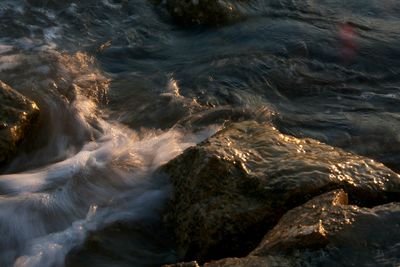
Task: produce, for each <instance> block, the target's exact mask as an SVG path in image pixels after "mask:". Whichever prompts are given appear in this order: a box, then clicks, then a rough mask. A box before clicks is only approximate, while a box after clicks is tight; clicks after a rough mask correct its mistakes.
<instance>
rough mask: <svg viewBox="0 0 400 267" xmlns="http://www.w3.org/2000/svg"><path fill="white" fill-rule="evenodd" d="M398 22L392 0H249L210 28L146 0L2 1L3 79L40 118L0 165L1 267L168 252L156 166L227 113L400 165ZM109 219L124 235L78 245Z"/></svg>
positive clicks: (126, 262)
mask: <svg viewBox="0 0 400 267" xmlns="http://www.w3.org/2000/svg"><path fill="white" fill-rule="evenodd" d="M399 25H400V3H399V2H398V1H395V0H383V1H375V0H366V1H358V0H357V1H339V0H329V1H328V0H313V1H311V0H308V1H293V0H272V1H269V0H268V1H267V0H257V1H254V2H252V5H251V8H249V9H248V10H245V15H244V16H243V18H242V19H241V20H240V21H237V22H235V23H233V24H229V25H226V26H222V27H216V28H209V27H192V28H183V27H180V26H179V25H177V24H175V23H174V21H173V20H172V19H171V18H170V17H169V15H168V14H167V13H166V11H165V7H164V6H163V5H156V6H155V5H153V4H152V3H150V1H145V0H130V1H116V0H115V1H108V0H107V1H97V0H87V1H78V0H68V1H67V0H63V1H52V0H49V1H48V0H27V1H25V0H2V1H1V2H0V33H1V34H0V80H2V81H4V82H6V83H7V84H9V85H10V86H12V87H13V88H15V89H16V90H18V91H19V92H21V93H23V94H25V95H26V96H28V97H30V98H31V99H33V100H35V101H36V103H37V104H38V106H39V107H40V109H41V111H42V114H41V118H40V123H39V124H40V125H39V127H38V128H39V130H38V134H37V136H38V137H37V138H34V139H32V140H29V142H27V144H26V145H25V146H24V147H23V148H22V149H21V151H19V154H18V156H17V157H16V158H15V159H14V160H13V161H12V162H10V163H9V164H7V166H3V167H2V169H1V171H2V175H1V176H0V192H1V194H2V195H1V198H0V207H1V208H0V233H1V236H2V239H1V241H0V266H5V267H7V266H14V267H28V266H32V267H33V266H35V267H47V266H48V267H50V266H62V265H63V264H64V259H65V257H67V258H68V256H67V255H68V254H69V253H70V254H71V255H72V256H71V257H70V258H69V262H67V265H68V266H118V267H122V266H154V265H160V264H162V263H166V262H172V261H174V260H175V257H176V255H175V252H174V251H173V249H171V247H172V246H171V244H170V242H169V241H168V233H165V232H163V230H162V229H161V228H162V227H160V222H159V219H160V218H159V210H160V209H161V207H162V205H163V203H164V201H165V199H166V198H167V196H168V192H169V190H170V186H169V183H168V181H167V180H166V178H165V177H158V176H156V175H154V173H153V172H154V170H155V169H156V168H157V167H158V166H160V165H161V164H163V163H165V162H167V161H168V160H170V159H171V158H173V157H175V156H176V155H178V154H180V153H181V152H182V151H183V150H184V149H185V148H187V147H189V146H192V145H195V144H196V143H198V142H200V141H201V140H204V139H205V138H207V137H208V136H210V135H212V134H213V133H214V132H215V131H217V129H219V127H220V126H221V125H223V123H224V122H225V121H228V120H234V119H240V118H256V117H257V119H259V120H263V119H264V120H268V121H269V120H272V121H273V123H274V124H275V125H276V127H277V128H279V129H280V130H281V131H282V132H284V133H288V134H291V135H294V136H297V137H311V138H314V139H317V140H320V141H323V142H325V143H328V144H330V145H333V146H337V147H341V148H344V149H346V150H348V151H351V152H355V153H357V154H361V155H365V156H368V157H370V158H373V159H375V160H377V161H380V162H382V163H384V164H385V165H387V166H389V167H390V168H392V169H393V170H395V171H399V170H400V165H399V162H400V27H399ZM263 110H264V111H265V110H267V111H268V112H266V113H265V114H269V115H265V116H264V113H263V112H261V111H263ZM270 114H273V116H270ZM238 153H239V154H240V153H241V152H240V151H238ZM115 222H122V224H124V223H127V222H129V223H127V224H128V225H130V226H129V227H131V228H129V227H128V228H129V230H127V233H128V232H129V235H130V236H129V239H128V238H127V239H124V237H119V238H120V239H118V238H117V237H116V238H115V239H112V238H110V240H109V241H108V242H109V244H108V243H107V242H106V243H107V244H105V245H104V244H103V243H102V246H103V245H104V247H105V248H104V247H101V248H99V251H100V252H99V251H96V249H93V250H89V251H85V252H76V251H75V250H74V249H76V248H77V247H79V246H81V245H82V244H83V243H84V242H85V240H86V237H87V236H88V233H89V232H96V231H100V230H102V229H104V228H106V227H107V226H109V225H112V224H113V223H115ZM132 225H137V228H134V229H132ZM124 227H125V226H124ZM154 229H157V230H154ZM104 231H105V232H107V230H104ZM106 236H107V235H106ZM157 236H159V237H160V238H157ZM118 240H124V241H123V242H122V243H123V245H122V246H121V247H118V246H116V245H115V244H118ZM95 243H96V242H95ZM100 243H101V242H100ZM96 244H97V243H96ZM113 244H114V245H113ZM101 249H105V250H106V251H108V252H109V254H107V253H102V252H101V251H102V250H101ZM127 251H128V252H129V253H128V252H127ZM74 253H77V255H80V254H79V253H83V255H84V256H81V257H75V258H74V257H73V255H75V254H74ZM85 253H86V254H85ZM141 253H145V255H147V256H146V257H145V258H146V259H143V257H141ZM107 255H108V256H107ZM110 255H111V256H110ZM77 258H80V259H81V260H82V259H84V260H82V262H79V260H77Z"/></svg>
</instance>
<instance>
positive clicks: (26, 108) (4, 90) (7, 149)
mask: <svg viewBox="0 0 400 267" xmlns="http://www.w3.org/2000/svg"><path fill="white" fill-rule="evenodd" d="M38 115H39V108H38V107H37V106H36V104H35V103H34V102H33V101H31V100H29V99H27V98H26V97H24V96H23V95H21V94H20V93H18V92H17V91H15V90H14V89H12V88H11V87H10V86H8V85H6V84H5V83H3V82H2V81H0V163H1V162H4V161H5V160H8V159H9V158H10V157H11V156H12V154H13V153H15V151H16V149H17V145H18V144H19V143H20V142H21V141H22V140H23V139H24V138H25V136H26V135H27V133H28V131H29V130H30V129H31V128H32V125H33V124H34V123H35V120H36V119H37V118H38Z"/></svg>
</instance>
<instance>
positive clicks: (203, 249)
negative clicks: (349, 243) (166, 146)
mask: <svg viewBox="0 0 400 267" xmlns="http://www.w3.org/2000/svg"><path fill="white" fill-rule="evenodd" d="M163 171H165V172H166V173H167V174H169V176H170V177H171V181H172V184H173V185H174V188H175V189H174V192H173V195H172V198H171V201H170V203H169V209H168V210H167V212H166V215H165V220H166V222H167V224H168V225H169V226H170V227H171V228H172V229H173V231H174V233H175V237H176V242H177V247H178V255H179V256H180V257H181V258H182V259H185V260H193V259H197V260H200V261H206V260H209V259H217V258H223V257H229V256H245V255H247V253H249V252H250V251H252V250H253V249H254V248H255V247H256V246H257V244H258V243H259V242H260V240H261V239H262V237H263V236H264V234H265V233H266V232H267V230H268V229H271V228H272V227H273V226H274V225H275V224H276V223H277V222H278V220H279V219H280V218H281V216H282V215H283V214H284V213H285V212H287V211H288V210H290V209H292V208H294V207H296V206H299V205H301V204H303V203H305V202H306V201H308V200H310V199H311V198H312V197H315V196H317V195H320V194H322V193H324V192H328V191H331V190H334V189H339V188H343V189H345V190H346V191H347V192H349V193H350V196H351V202H352V203H356V204H359V205H362V206H372V205H376V204H379V203H387V202H389V201H391V200H393V199H400V176H399V175H398V174H396V173H394V172H393V171H391V170H390V169H388V168H386V167H385V166H384V165H383V164H380V163H377V162H375V161H373V160H370V159H367V158H364V157H360V156H357V155H354V154H351V153H347V152H345V151H343V150H341V149H337V148H334V147H331V146H328V145H325V144H323V143H320V142H318V141H315V140H312V139H298V138H294V137H292V136H288V135H284V134H281V133H280V132H279V131H278V130H277V129H275V128H274V127H272V126H271V125H269V124H259V123H257V122H254V121H248V122H241V123H236V124H232V125H231V126H229V127H227V128H226V129H224V130H222V131H220V132H218V133H217V134H216V135H214V136H213V137H211V138H209V139H208V140H206V141H205V142H203V143H201V144H199V145H198V146H196V147H193V148H189V149H188V150H186V151H185V152H184V153H183V154H182V155H181V156H179V157H177V158H176V159H174V160H172V161H171V162H169V163H168V164H167V165H165V166H164V167H163ZM314 230H318V229H314ZM318 236H319V234H318V232H316V233H315V237H318ZM310 238H311V239H313V238H314V234H313V233H312V234H311V236H310ZM318 240H319V241H318V242H324V239H323V238H321V239H318ZM313 242H314V241H313Z"/></svg>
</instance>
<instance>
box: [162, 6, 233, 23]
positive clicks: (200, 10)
mask: <svg viewBox="0 0 400 267" xmlns="http://www.w3.org/2000/svg"><path fill="white" fill-rule="evenodd" d="M240 2H241V1H237V0H234V1H227V0H167V8H168V11H169V12H170V13H171V15H172V16H173V17H174V18H175V19H176V20H177V21H179V22H181V23H182V24H183V25H188V24H189V25H193V24H207V25H212V26H218V25H221V24H225V23H229V22H233V21H235V20H237V19H239V18H240V17H241V15H240V11H239V10H240Z"/></svg>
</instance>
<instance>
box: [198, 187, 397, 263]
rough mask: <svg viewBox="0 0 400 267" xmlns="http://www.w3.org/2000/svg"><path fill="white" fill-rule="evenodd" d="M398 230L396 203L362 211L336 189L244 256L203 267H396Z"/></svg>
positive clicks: (289, 216)
mask: <svg viewBox="0 0 400 267" xmlns="http://www.w3.org/2000/svg"><path fill="white" fill-rule="evenodd" d="M399 230H400V203H391V204H386V205H382V206H377V207H374V208H371V209H369V208H361V207H358V206H354V205H347V194H346V193H345V192H344V191H343V190H336V191H332V192H329V193H326V194H323V195H321V196H317V197H315V198H313V199H312V200H310V201H309V202H307V203H306V204H304V205H302V206H299V207H297V208H294V209H293V210H290V211H289V212H287V213H286V214H285V215H284V216H283V217H282V219H281V220H280V221H279V223H278V224H277V225H276V226H275V227H274V228H273V229H272V230H271V231H270V232H269V233H268V234H267V235H266V236H265V237H264V239H263V241H262V242H261V243H260V244H259V246H258V247H257V248H256V249H255V250H254V251H253V252H252V253H250V255H248V256H247V257H244V258H226V259H222V260H219V261H213V262H209V263H206V264H204V265H203V266H204V267H224V266H232V267H233V266H235V267H242V266H243V267H245V266H246V267H249V266H397V265H398V264H399V263H400V256H399V255H400V246H399V243H398V240H399V238H400V231H399Z"/></svg>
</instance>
